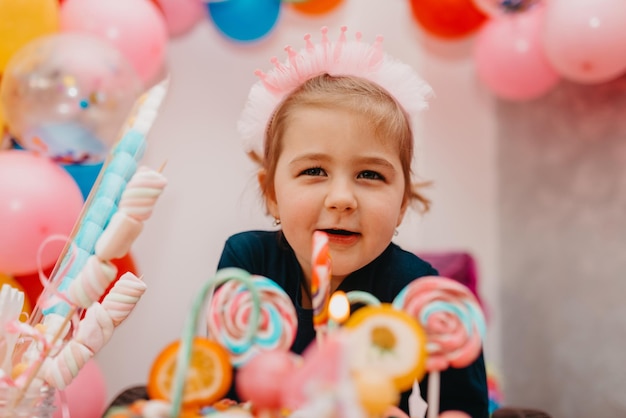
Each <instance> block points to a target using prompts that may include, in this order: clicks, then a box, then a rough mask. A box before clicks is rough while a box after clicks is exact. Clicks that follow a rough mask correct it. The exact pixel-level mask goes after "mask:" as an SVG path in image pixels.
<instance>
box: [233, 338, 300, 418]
mask: <svg viewBox="0 0 626 418" xmlns="http://www.w3.org/2000/svg"><path fill="white" fill-rule="evenodd" d="M294 369H295V365H294V357H293V355H292V354H291V353H289V352H286V351H283V350H272V351H261V352H259V354H257V355H256V356H254V357H253V358H252V359H251V360H250V361H248V362H247V363H246V364H244V365H243V366H241V368H240V369H239V373H238V376H237V383H236V388H237V394H238V395H239V396H240V397H241V398H242V399H244V400H246V401H251V402H252V404H253V405H254V406H255V407H257V408H259V409H268V410H277V409H279V408H280V407H281V390H282V388H283V386H284V384H285V379H286V378H287V377H288V376H290V375H291V374H292V373H293V371H294Z"/></svg>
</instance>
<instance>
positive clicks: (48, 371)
mask: <svg viewBox="0 0 626 418" xmlns="http://www.w3.org/2000/svg"><path fill="white" fill-rule="evenodd" d="M146 288H147V286H146V284H145V282H144V281H142V280H141V279H139V278H138V277H137V276H135V275H134V274H133V273H131V272H128V273H125V274H124V275H123V276H122V277H120V278H119V280H118V281H117V282H115V284H114V285H113V288H111V290H110V291H109V293H107V295H106V296H105V297H104V299H103V300H102V303H98V302H95V303H93V304H92V305H91V306H90V307H89V309H87V311H86V313H85V317H84V318H83V319H82V320H81V321H80V322H79V326H78V328H77V330H76V336H75V337H74V338H73V339H71V340H69V341H68V343H67V344H66V345H65V346H64V347H63V348H62V349H61V351H60V352H59V354H58V355H57V356H56V357H54V358H48V359H47V360H46V362H45V363H44V366H43V370H42V375H43V378H44V380H45V381H46V382H48V383H49V384H50V385H52V386H54V387H55V388H57V389H64V388H65V387H67V385H69V384H70V383H71V382H72V380H73V379H74V377H76V375H77V374H78V372H79V371H80V370H81V369H82V368H83V366H84V365H85V364H86V363H87V362H88V361H89V360H90V359H91V358H93V356H95V355H96V354H97V353H98V352H99V351H100V350H101V349H102V347H104V346H105V345H106V344H107V343H108V342H109V340H110V339H111V337H112V335H113V331H114V330H115V328H116V327H118V326H119V325H120V324H121V323H122V322H124V320H125V319H126V318H127V317H128V315H130V313H131V312H132V310H133V308H134V307H135V305H136V304H137V302H138V301H139V299H141V296H142V295H143V294H144V292H145V291H146Z"/></svg>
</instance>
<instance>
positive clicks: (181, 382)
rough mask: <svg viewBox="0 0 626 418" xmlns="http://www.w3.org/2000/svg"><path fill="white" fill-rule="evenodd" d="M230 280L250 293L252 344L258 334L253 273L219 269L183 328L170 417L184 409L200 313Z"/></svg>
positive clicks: (194, 306)
mask: <svg viewBox="0 0 626 418" xmlns="http://www.w3.org/2000/svg"><path fill="white" fill-rule="evenodd" d="M229 280H237V281H239V282H242V283H243V284H244V285H245V286H246V288H247V289H248V291H249V292H250V296H251V300H252V310H251V312H250V321H249V322H248V331H247V333H246V338H247V339H248V340H249V341H251V340H252V339H253V338H254V334H255V333H256V331H257V330H258V327H259V319H260V305H261V298H260V296H259V293H258V291H257V289H256V287H255V286H254V284H253V283H252V281H251V276H250V274H249V273H248V272H246V271H244V270H242V269H238V268H234V267H231V268H225V269H221V270H219V271H218V272H217V273H216V274H215V276H213V277H212V278H211V279H210V280H208V281H207V282H206V283H205V284H204V285H203V286H202V288H201V289H200V292H199V293H198V294H197V296H196V298H195V299H194V301H193V303H192V308H191V311H190V313H189V316H188V317H187V322H186V323H185V326H184V328H183V336H182V342H181V347H180V350H179V351H178V356H177V359H176V371H175V373H174V383H173V385H172V396H171V398H172V413H171V414H170V416H172V417H178V416H179V414H180V411H181V408H182V402H183V394H184V389H185V381H186V376H187V373H188V371H189V370H188V368H189V362H190V360H191V349H192V345H193V338H194V336H195V335H196V332H197V329H198V320H199V316H200V315H199V312H201V311H202V308H203V306H204V302H205V299H207V295H210V294H211V292H212V291H213V290H214V289H215V288H216V287H217V286H219V285H220V284H222V283H225V282H227V281H229Z"/></svg>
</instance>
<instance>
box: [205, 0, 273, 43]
mask: <svg viewBox="0 0 626 418" xmlns="http://www.w3.org/2000/svg"><path fill="white" fill-rule="evenodd" d="M280 4H281V1H280V0H225V1H218V2H209V3H207V8H208V9H209V15H210V16H211V18H212V19H213V22H214V23H215V25H216V26H217V28H218V29H219V30H220V32H222V33H223V34H224V35H226V36H227V37H228V38H231V39H233V40H236V41H243V42H249V41H256V40H258V39H260V38H262V37H263V36H265V35H266V34H267V33H269V31H270V30H271V29H272V28H273V27H274V25H275V24H276V21H277V20H278V15H279V13H280Z"/></svg>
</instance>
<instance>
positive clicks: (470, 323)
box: [393, 276, 486, 418]
mask: <svg viewBox="0 0 626 418" xmlns="http://www.w3.org/2000/svg"><path fill="white" fill-rule="evenodd" d="M393 306H394V307H395V308H396V309H401V310H403V311H405V312H407V313H408V314H409V315H411V316H412V317H413V318H415V319H417V321H418V322H419V323H420V324H422V326H423V327H424V329H425V330H426V334H427V336H428V346H427V350H428V359H427V361H426V369H427V370H428V372H429V377H428V396H427V398H428V418H435V417H437V415H438V414H439V392H440V390H439V389H440V387H439V386H440V372H441V371H442V370H445V369H447V368H448V367H450V366H452V367H457V368H458V367H466V366H469V365H470V364H471V363H472V362H473V361H474V360H476V358H477V357H478V356H479V355H480V350H481V349H482V341H483V340H484V338H485V334H486V325H485V317H484V315H483V312H482V310H481V308H480V304H479V302H478V300H477V299H476V297H475V296H474V295H473V294H472V293H471V292H470V290H469V289H468V288H467V287H465V286H463V285H462V284H460V283H459V282H457V281H455V280H452V279H448V278H445V277H439V276H428V277H422V278H420V279H417V280H414V281H413V282H411V283H409V284H408V285H407V286H406V287H405V288H404V289H402V291H401V292H400V293H399V294H398V295H397V296H396V298H395V299H394V301H393Z"/></svg>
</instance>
